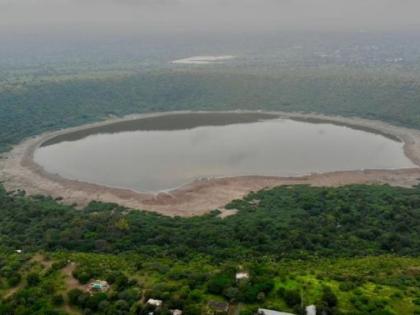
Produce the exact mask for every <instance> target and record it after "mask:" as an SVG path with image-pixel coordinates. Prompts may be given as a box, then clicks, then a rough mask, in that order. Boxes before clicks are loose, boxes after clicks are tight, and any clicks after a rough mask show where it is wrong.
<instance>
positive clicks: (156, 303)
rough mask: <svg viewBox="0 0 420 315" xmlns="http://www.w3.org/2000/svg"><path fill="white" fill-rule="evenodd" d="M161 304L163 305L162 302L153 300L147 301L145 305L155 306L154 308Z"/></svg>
mask: <svg viewBox="0 0 420 315" xmlns="http://www.w3.org/2000/svg"><path fill="white" fill-rule="evenodd" d="M162 303H163V301H162V300H155V299H148V300H147V304H149V305H153V306H156V307H160V306H162Z"/></svg>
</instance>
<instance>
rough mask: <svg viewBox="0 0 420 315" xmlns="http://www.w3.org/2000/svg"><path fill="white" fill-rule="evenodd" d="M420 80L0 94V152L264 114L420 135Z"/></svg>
mask: <svg viewBox="0 0 420 315" xmlns="http://www.w3.org/2000/svg"><path fill="white" fill-rule="evenodd" d="M419 95H420V78H419V77H418V76H412V75H405V74H402V73H401V72H389V73H388V72H386V71H384V72H375V71H367V70H366V71H363V70H359V71H353V72H352V71H349V70H348V69H347V70H344V69H341V70H340V69H335V68H332V69H330V68H328V67H326V68H322V69H320V70H310V69H305V70H293V71H292V70H279V72H278V73H275V74H272V73H258V74H254V73H252V72H251V71H247V72H244V73H241V72H240V71H235V70H227V71H206V72H203V71H197V70H196V71H194V70H176V69H171V70H153V71H152V70H150V71H146V70H141V71H139V72H138V73H137V74H134V75H128V76H127V75H126V76H115V77H111V78H108V77H104V78H100V79H70V80H66V81H60V80H58V81H54V80H51V81H45V82H38V81H37V82H34V83H27V84H21V85H19V86H16V87H8V88H5V89H3V90H1V89H0V151H5V150H7V149H8V148H10V145H12V144H16V143H18V142H19V141H21V140H22V139H24V138H25V137H29V136H33V135H36V134H38V133H41V132H44V131H47V130H56V129H60V128H65V127H69V126H76V125H80V124H83V123H87V122H92V121H97V120H101V119H105V118H109V117H110V116H123V115H127V114H132V113H144V112H156V111H173V110H204V109H206V110H221V109H253V110H255V109H268V110H283V111H289V112H290V111H303V112H318V113H324V114H339V115H344V116H358V117H365V118H371V119H380V120H384V121H388V122H391V123H394V124H399V125H404V126H409V127H415V128H420V107H419V106H418V104H419V102H420V96H419Z"/></svg>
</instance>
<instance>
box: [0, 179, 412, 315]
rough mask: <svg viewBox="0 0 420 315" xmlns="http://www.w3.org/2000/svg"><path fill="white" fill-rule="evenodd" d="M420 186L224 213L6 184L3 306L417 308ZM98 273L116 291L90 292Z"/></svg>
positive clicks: (281, 196)
mask: <svg viewBox="0 0 420 315" xmlns="http://www.w3.org/2000/svg"><path fill="white" fill-rule="evenodd" d="M419 189H420V187H416V188H412V189H408V188H393V187H389V186H359V185H355V186H346V187H340V188H315V187H307V186H291V187H279V188H274V189H270V190H263V191H260V192H256V193H251V194H249V195H248V196H247V197H246V198H244V199H243V200H236V201H233V202H232V203H231V204H229V205H228V208H235V209H238V210H239V212H238V214H236V215H234V216H230V217H227V218H224V219H221V218H219V217H218V211H214V212H213V213H211V214H209V215H207V216H202V217H192V218H179V217H175V218H171V217H165V216H161V215H158V214H153V213H147V212H141V211H127V210H126V209H124V208H121V207H119V206H117V205H114V204H101V203H97V202H93V203H91V204H90V205H89V206H88V207H86V209H83V210H75V209H74V208H72V207H70V206H65V205H61V204H58V203H57V202H56V201H55V200H52V199H50V198H46V197H42V196H35V197H25V196H24V194H23V193H21V192H14V193H7V192H5V191H4V190H1V192H0V212H1V216H0V237H1V244H2V248H3V252H2V253H1V254H0V257H1V260H0V261H1V269H0V278H1V286H0V288H1V289H0V294H1V295H2V296H3V302H2V304H0V313H2V314H60V312H62V313H64V312H67V313H69V312H70V313H71V312H74V313H78V312H83V313H85V314H147V312H149V311H150V309H151V308H152V307H151V306H150V305H147V304H146V303H145V302H146V301H147V299H148V298H155V299H161V300H163V301H164V305H163V306H162V308H160V310H159V312H160V313H161V314H167V312H168V310H169V309H175V308H179V309H183V310H184V311H185V312H186V314H204V313H205V312H206V309H207V302H208V301H212V300H216V301H227V302H230V303H231V305H233V307H237V305H238V303H241V305H242V306H241V314H253V312H255V310H256V308H258V307H265V308H272V309H279V310H289V311H294V312H296V313H297V314H299V313H300V312H301V311H302V309H301V306H302V305H308V304H315V305H316V306H317V309H318V310H324V311H325V312H326V314H418V313H419V312H420V307H419V305H418V298H419V294H420V291H419V289H418V288H419V287H420V273H419V268H420V260H419V258H418V255H419V251H420V240H419V238H418V237H417V236H418V235H419V230H420V216H419V215H420V212H419V207H420V194H419ZM16 249H22V250H23V253H21V254H19V253H14V254H11V253H13V252H14V251H15V250H16ZM39 251H41V252H43V253H44V254H42V255H40V254H35V253H36V252H39ZM410 256H411V257H412V258H409V257H410ZM40 257H42V258H40ZM70 261H71V262H70ZM239 270H246V271H247V272H249V274H250V277H249V279H245V280H241V281H236V280H235V273H236V272H238V271H239ZM93 279H104V280H106V281H108V283H109V284H110V285H111V288H110V290H108V291H106V292H97V293H94V294H90V293H87V291H86V286H85V285H86V284H87V283H89V282H90V281H92V280H93ZM75 283H76V284H75ZM159 312H158V313H159Z"/></svg>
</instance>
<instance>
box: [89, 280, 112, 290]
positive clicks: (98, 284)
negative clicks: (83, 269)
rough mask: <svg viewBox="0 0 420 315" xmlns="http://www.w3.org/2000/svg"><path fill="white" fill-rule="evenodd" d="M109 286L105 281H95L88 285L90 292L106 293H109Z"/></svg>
mask: <svg viewBox="0 0 420 315" xmlns="http://www.w3.org/2000/svg"><path fill="white" fill-rule="evenodd" d="M108 289H109V284H108V282H106V281H105V280H95V281H92V282H91V283H89V284H88V286H87V290H88V291H89V292H91V293H92V292H105V291H108Z"/></svg>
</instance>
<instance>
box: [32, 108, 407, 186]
mask: <svg viewBox="0 0 420 315" xmlns="http://www.w3.org/2000/svg"><path fill="white" fill-rule="evenodd" d="M34 160H35V162H36V163H38V164H39V165H41V166H42V167H43V168H44V169H45V170H46V171H48V172H50V173H52V174H59V175H61V176H62V177H65V178H69V179H77V180H81V181H85V182H90V183H96V184H102V185H106V186H112V187H120V188H128V189H132V190H136V191H162V190H168V189H172V188H175V187H178V186H180V185H183V184H186V183H189V182H191V181H193V180H195V179H198V178H208V177H223V176H242V175H267V176H292V175H303V174H308V173H311V172H327V171H337V170H359V169H394V168H409V167H414V164H413V163H412V162H411V161H410V160H409V159H408V158H407V157H406V156H405V155H404V153H403V144H402V143H401V142H398V141H395V140H392V139H390V138H388V137H385V136H383V135H380V134H374V133H370V132H366V131H363V130H355V129H352V128H349V127H345V126H338V125H334V124H330V123H312V122H304V121H295V120H290V119H281V118H278V117H277V116H272V115H268V114H263V113H261V114H244V113H242V114H235V113H211V114H206V113H195V114H194V113H192V114H176V115H174V114H173V115H166V116H159V117H151V118H145V119H138V120H134V121H126V122H120V123H114V124H110V125H106V126H101V127H96V128H91V129H87V130H81V131H77V132H73V133H69V134H65V135H61V136H58V137H56V138H53V139H51V140H49V141H47V142H46V143H44V144H43V145H42V146H41V147H40V148H38V149H37V150H36V151H35V153H34Z"/></svg>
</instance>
